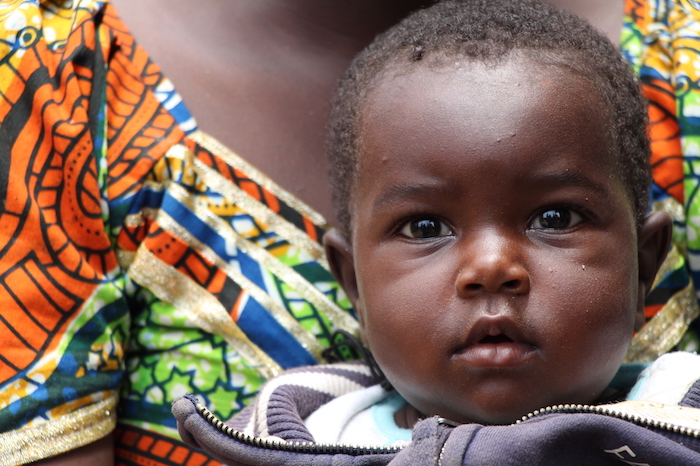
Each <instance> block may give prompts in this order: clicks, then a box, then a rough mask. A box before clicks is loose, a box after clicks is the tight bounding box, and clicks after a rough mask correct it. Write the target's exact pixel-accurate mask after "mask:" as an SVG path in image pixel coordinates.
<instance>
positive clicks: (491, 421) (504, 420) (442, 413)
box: [397, 400, 595, 428]
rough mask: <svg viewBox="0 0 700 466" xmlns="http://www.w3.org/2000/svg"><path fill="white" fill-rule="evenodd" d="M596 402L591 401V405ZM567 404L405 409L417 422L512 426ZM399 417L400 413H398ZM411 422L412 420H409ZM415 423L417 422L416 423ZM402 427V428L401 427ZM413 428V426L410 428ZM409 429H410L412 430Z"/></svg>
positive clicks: (546, 403) (552, 402) (555, 402)
mask: <svg viewBox="0 0 700 466" xmlns="http://www.w3.org/2000/svg"><path fill="white" fill-rule="evenodd" d="M593 402H595V400H593V401H591V403H593ZM560 404H567V403H566V402H557V401H556V400H548V401H544V402H542V403H523V404H521V405H518V406H514V405H509V404H506V405H502V404H497V405H495V406H489V407H483V406H482V407H479V408H478V409H472V410H468V411H467V410H461V409H457V407H447V406H441V407H439V408H437V409H432V410H428V409H426V410H424V411H422V410H419V409H417V408H415V407H413V406H411V405H410V404H409V405H407V406H406V407H405V408H404V409H406V410H407V411H408V412H412V411H414V412H416V413H417V414H416V417H415V420H416V421H417V420H420V419H425V418H428V417H432V416H438V417H441V418H444V419H447V420H449V421H452V422H454V423H456V424H482V425H510V424H514V423H515V422H517V421H519V420H521V419H523V418H524V417H526V416H527V415H528V414H530V413H532V412H534V411H536V410H538V409H542V408H546V407H548V406H557V405H560ZM569 404H589V403H581V402H578V403H577V402H570V403H569ZM397 416H398V413H397ZM408 420H409V421H410V420H411V418H408ZM397 422H398V419H397ZM414 423H415V422H414ZM400 427H401V426H400ZM410 427H412V425H411V426H410ZM410 427H409V428H410Z"/></svg>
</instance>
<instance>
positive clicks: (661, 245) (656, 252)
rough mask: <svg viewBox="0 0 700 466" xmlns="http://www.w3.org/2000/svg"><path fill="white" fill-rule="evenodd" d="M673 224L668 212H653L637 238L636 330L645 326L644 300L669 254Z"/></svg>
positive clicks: (644, 222)
mask: <svg viewBox="0 0 700 466" xmlns="http://www.w3.org/2000/svg"><path fill="white" fill-rule="evenodd" d="M672 229H673V223H672V221H671V217H670V216H669V215H668V214H667V213H666V212H652V213H651V214H649V215H648V216H647V217H646V218H645V219H644V221H643V222H642V225H641V228H640V229H639V234H638V236H637V254H638V261H639V288H640V291H639V298H638V300H639V301H640V302H639V303H637V321H636V325H635V328H636V329H637V330H639V329H640V328H642V325H644V298H646V295H647V294H648V293H649V291H651V287H652V285H653V284H654V279H655V278H656V273H657V272H658V271H659V267H661V264H662V263H663V261H664V259H665V258H666V254H668V249H669V247H670V245H671V235H672Z"/></svg>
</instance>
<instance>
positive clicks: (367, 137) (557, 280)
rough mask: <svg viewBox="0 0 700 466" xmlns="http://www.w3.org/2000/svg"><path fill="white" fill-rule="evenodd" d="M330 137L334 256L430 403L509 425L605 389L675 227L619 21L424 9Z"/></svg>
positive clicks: (445, 6)
mask: <svg viewBox="0 0 700 466" xmlns="http://www.w3.org/2000/svg"><path fill="white" fill-rule="evenodd" d="M330 153H331V160H332V165H333V169H332V170H333V171H332V178H333V184H334V189H335V196H334V199H335V203H336V209H337V212H338V219H339V221H340V228H341V229H340V230H335V231H332V232H330V233H329V234H328V235H326V249H327V252H328V256H329V260H330V262H331V264H332V267H333V270H334V273H335V274H336V276H337V277H338V279H339V280H340V282H341V284H342V285H343V287H344V288H345V290H346V291H347V293H348V295H349V296H350V298H351V300H352V301H353V304H354V306H355V309H356V310H357V312H358V314H359V316H360V320H361V325H362V331H363V338H364V341H365V343H366V344H367V345H368V346H369V348H370V350H371V351H372V353H373V354H374V357H375V359H376V360H377V362H378V363H379V365H380V367H381V368H382V370H383V371H384V373H385V375H386V376H387V378H388V380H389V381H390V382H391V383H392V384H393V386H394V387H395V388H396V389H397V390H398V391H399V393H401V395H403V397H404V398H406V399H407V400H408V401H409V403H410V404H411V405H412V406H413V407H414V408H415V409H416V410H417V411H418V412H419V413H421V414H422V415H435V414H438V415H441V416H444V417H447V418H450V419H453V420H456V421H460V422H472V421H475V422H482V423H508V422H512V421H514V420H516V419H517V418H518V417H520V416H522V415H524V414H526V413H527V412H529V411H532V410H534V409H537V408H540V407H543V406H546V405H551V404H559V403H591V402H595V401H596V400H597V399H599V398H600V396H601V394H602V392H603V391H604V390H605V388H606V387H607V385H608V384H609V382H610V380H611V379H612V377H613V375H614V374H615V372H616V370H617V369H618V367H619V365H620V363H621V361H622V359H623V357H624V355H625V352H626V350H627V347H628V345H629V342H630V339H631V337H632V334H633V332H634V330H635V329H638V328H640V327H641V325H642V324H643V322H644V313H643V301H644V296H645V294H646V291H648V289H649V287H650V286H651V284H652V282H653V279H654V276H655V273H656V270H657V269H658V266H659V265H660V262H661V261H662V260H663V257H664V255H665V252H666V249H667V247H668V241H669V236H670V221H669V219H668V217H667V216H665V215H662V214H653V215H650V216H646V215H645V214H646V208H647V202H648V201H647V190H648V186H649V181H650V179H649V167H648V157H649V149H648V142H647V139H646V129H645V107H644V103H643V100H642V98H641V96H640V93H639V89H638V86H637V83H636V82H635V80H634V78H633V76H632V74H631V71H630V70H629V69H628V68H627V65H626V64H625V63H624V62H623V61H622V59H621V58H620V56H619V53H618V52H617V51H616V50H615V48H614V47H613V46H612V45H611V44H610V43H609V42H608V41H607V40H606V39H605V38H604V37H602V36H601V35H600V34H599V33H597V32H596V31H594V30H593V29H592V28H591V27H590V26H588V25H587V24H586V23H585V22H583V21H582V20H579V19H577V18H575V17H573V16H571V15H568V14H566V13H563V12H560V11H559V10H556V9H554V8H553V7H550V6H548V5H546V4H541V3H533V2H529V1H525V0H523V1H518V2H513V1H494V0H484V1H463V2H445V3H441V4H438V5H436V6H434V7H432V8H430V9H428V10H424V11H420V12H418V13H415V14H414V15H412V16H411V17H409V18H407V19H406V20H404V21H403V22H402V23H401V24H399V25H397V26H396V27H394V28H392V29H391V30H390V31H388V32H387V33H386V34H384V35H382V36H380V37H379V38H378V39H377V40H376V41H375V42H374V43H373V44H372V45H371V46H370V47H369V48H368V49H367V50H365V51H364V52H363V53H362V54H360V56H359V57H358V58H357V59H356V60H355V62H354V63H353V65H352V67H351V68H350V70H349V71H348V73H347V74H346V76H345V77H344V78H343V80H342V81H341V84H340V88H339V91H338V94H337V98H336V100H335V104H334V113H333V116H332V120H331V136H330Z"/></svg>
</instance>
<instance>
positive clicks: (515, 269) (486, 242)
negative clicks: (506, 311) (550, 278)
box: [456, 234, 530, 297]
mask: <svg viewBox="0 0 700 466" xmlns="http://www.w3.org/2000/svg"><path fill="white" fill-rule="evenodd" d="M464 243H465V244H464V245H463V249H465V251H464V252H462V256H463V259H462V261H461V268H460V270H459V274H458V276H457V283H456V286H457V292H458V293H459V294H460V295H461V296H463V297H472V296H475V295H477V294H480V293H509V294H514V295H517V294H525V293H527V292H529V291H530V277H529V274H528V272H527V270H526V269H525V267H524V265H523V264H522V254H521V252H520V248H519V247H518V245H517V244H513V243H514V242H513V241H510V240H509V239H508V238H507V237H505V236H503V235H494V234H488V235H480V238H479V239H478V240H475V241H469V240H468V239H465V240H464Z"/></svg>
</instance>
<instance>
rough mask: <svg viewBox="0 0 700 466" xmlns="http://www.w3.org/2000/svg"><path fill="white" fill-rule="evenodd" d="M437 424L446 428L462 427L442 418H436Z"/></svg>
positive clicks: (457, 423)
mask: <svg viewBox="0 0 700 466" xmlns="http://www.w3.org/2000/svg"><path fill="white" fill-rule="evenodd" d="M438 424H440V425H441V426H447V427H457V426H461V425H462V424H460V423H459V422H456V421H452V420H450V419H447V418H444V417H439V418H438Z"/></svg>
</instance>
